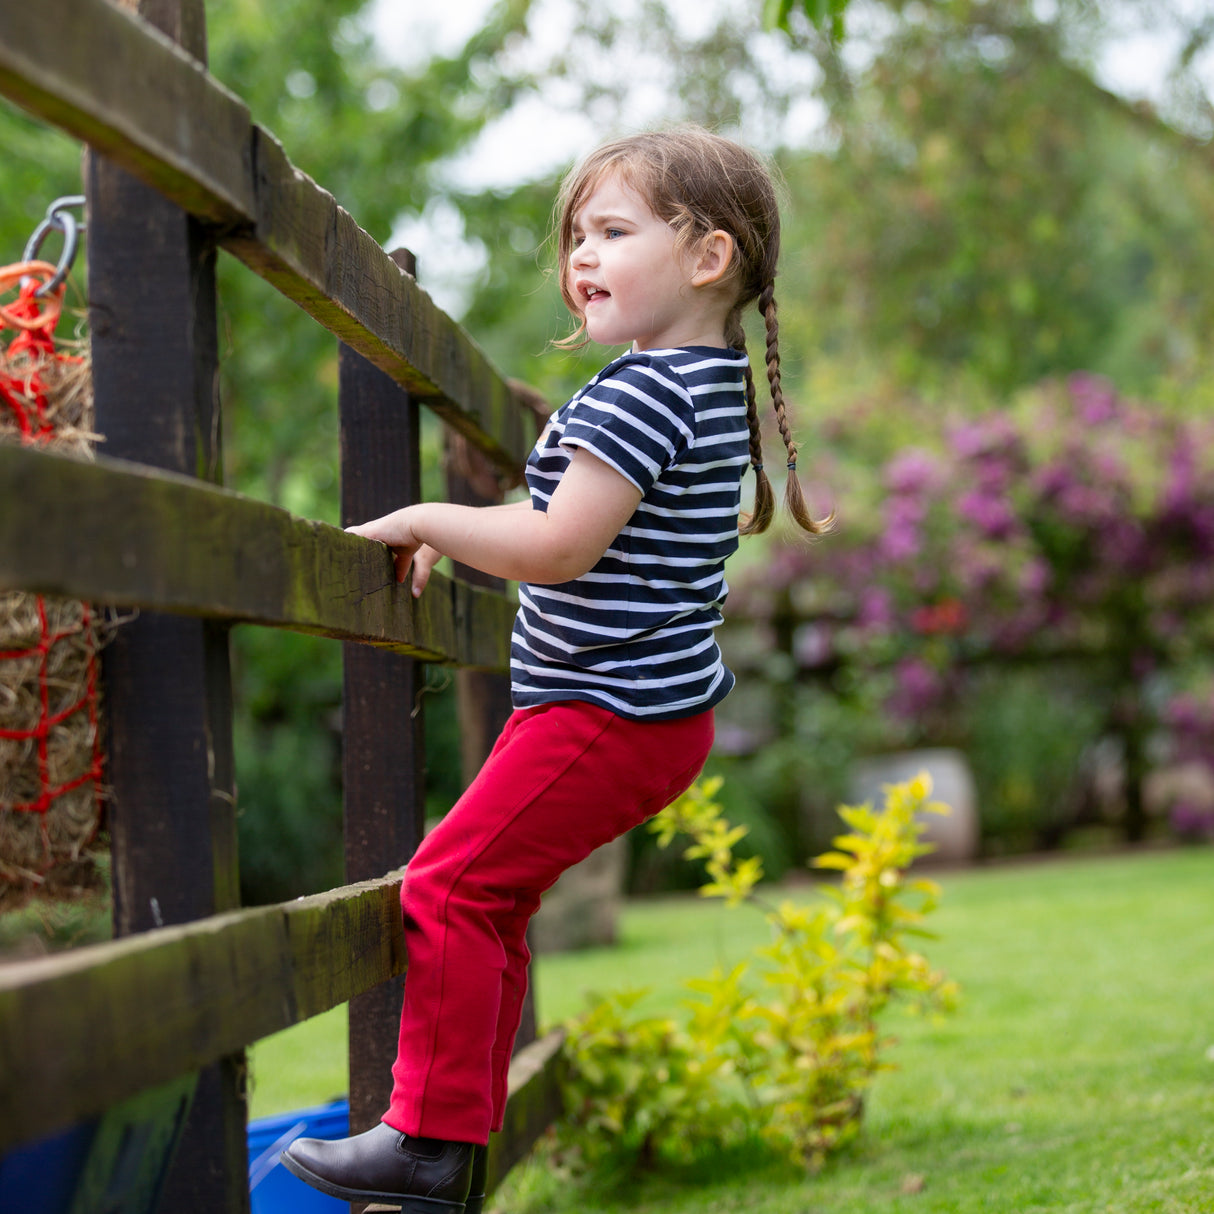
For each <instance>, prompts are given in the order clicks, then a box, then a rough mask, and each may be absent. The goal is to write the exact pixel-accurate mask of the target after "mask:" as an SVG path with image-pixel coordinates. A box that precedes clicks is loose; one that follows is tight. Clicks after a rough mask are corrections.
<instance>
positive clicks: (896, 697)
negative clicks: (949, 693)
mask: <svg viewBox="0 0 1214 1214" xmlns="http://www.w3.org/2000/svg"><path fill="white" fill-rule="evenodd" d="M894 678H895V679H896V686H895V688H894V692H893V695H892V696H891V697H890V700H889V707H890V709H891V710H892V711H893V712H894V713H896V714H897V715H898V716H900V717H903V718H904V719H906V720H914V719H915V718H916V717H920V716H922V715H923V714H924V713H925V712H927V711H928V710H929V709H931V708H932V707H933V706H934V705H935V703H936V701H937V700H938V699H939V698H940V695H941V693H942V692H943V691H944V679H943V678H942V677H941V675H940V672H939V671H938V670H936V669H935V668H934V667H933V666H929V665H928V664H927V663H926V662H925V661H923V660H922V659H921V658H904V659H903V660H902V661H901V662H899V663H898V665H897V667H896V668H895V670H894Z"/></svg>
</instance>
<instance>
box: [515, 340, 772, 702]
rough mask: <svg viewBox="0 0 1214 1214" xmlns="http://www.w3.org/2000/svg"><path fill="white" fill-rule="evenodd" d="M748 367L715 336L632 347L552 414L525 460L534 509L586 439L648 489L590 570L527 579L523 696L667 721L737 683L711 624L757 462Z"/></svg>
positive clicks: (519, 686) (518, 676)
mask: <svg viewBox="0 0 1214 1214" xmlns="http://www.w3.org/2000/svg"><path fill="white" fill-rule="evenodd" d="M745 367H746V356H745V355H744V354H740V353H739V352H738V351H736V350H732V349H718V348H713V347H708V346H697V347H690V348H687V349H677V350H647V351H643V352H641V353H637V354H625V355H623V356H622V357H620V358H617V359H616V360H615V361H614V362H612V363H610V364H608V365H607V366H606V367H604V368H603V370H602V371H600V372H599V373H598V375H596V376H595V377H594V379H592V380H591V381H590V383H588V384H587V385H586V386H585V387H584V388H583V389H582V390H581V391H580V392H578V393H577V395H576V396H574V397H573V398H572V399H571V400H570V401H569V402H568V403H567V404H565V405H563V406H562V407H561V408H560V409H559V410H558V411H557V412H556V413H555V414H554V415H553V417H552V418H551V420H550V421H549V423H548V425H547V427H546V428H545V430H544V433H543V434H542V435H540V438H539V441H538V442H537V443H536V445H535V449H534V450H533V451H532V453H531V456H530V458H529V459H528V461H527V487H528V489H529V490H530V492H531V501H532V504H533V506H534V507H535V508H536V509H539V510H547V508H548V502H549V500H550V498H551V496H552V492H553V490H554V489H555V488H556V485H557V482H558V481H559V480H560V479H561V476H562V474H563V473H564V471H565V468H566V467H567V466H568V464H569V461H570V460H571V459H572V458H573V449H574V448H576V447H585V448H586V449H587V450H588V451H590V452H591V453H592V454H593V455H595V456H597V457H598V458H599V459H601V460H603V461H604V462H605V463H607V464H609V465H610V466H611V467H612V468H614V469H615V470H616V471H617V472H619V473H620V474H621V475H623V476H625V477H626V478H627V479H628V480H630V481H631V482H632V483H633V484H634V485H636V487H637V488H638V489H640V490H641V493H642V495H643V496H642V499H641V503H640V505H639V506H638V507H637V509H636V513H635V514H633V516H632V517H631V518H630V519H629V520H628V523H627V524H626V525H625V527H624V529H623V530H622V531H621V532H620V534H619V535H618V536H617V537H616V538H615V539H614V540H613V541H612V543H611V545H610V547H608V549H607V551H606V552H605V553H604V555H603V557H602V559H601V560H600V561H599V562H598V564H596V565H595V566H594V568H593V569H591V570H590V571H589V572H588V573H585V574H583V575H582V576H581V577H579V578H576V579H574V580H573V581H569V582H562V583H558V584H555V585H537V584H534V583H524V584H523V585H522V586H520V587H519V612H518V617H517V619H516V621H515V625H514V635H513V639H512V644H511V682H512V691H513V700H514V705H515V707H516V708H527V707H532V706H534V705H537V704H546V703H551V702H553V701H557V700H588V701H590V702H592V703H595V704H600V705H602V706H603V707H605V708H608V709H610V710H611V711H612V712H615V713H618V714H619V715H620V716H624V717H631V718H634V719H641V720H667V719H672V718H676V717H685V716H692V715H693V714H695V713H698V712H703V711H705V710H706V709H708V708H711V707H712V706H713V705H714V704H717V703H719V702H720V701H721V700H723V699H724V698H725V696H726V695H727V694H728V693H729V690H730V688H732V687H733V683H734V679H733V675H732V674H731V673H730V672H729V670H727V669H726V667H725V666H724V664H723V663H722V661H721V653H720V650H719V649H718V648H717V643H716V639H715V637H714V635H713V629H715V628H716V626H717V625H718V624H719V623H720V622H721V605H722V603H723V602H724V601H725V596H726V594H727V593H728V586H727V585H726V582H725V571H724V566H725V558H726V557H728V556H729V555H730V554H731V553H732V552H733V551H734V550H735V549H736V548H737V546H738V508H739V505H740V498H741V479H742V474H743V473H744V472H745V470H746V466H747V463H748V460H749V456H748V451H749V445H748V444H749V437H748V432H747V427H746V399H745V390H744V387H743V371H744V369H745Z"/></svg>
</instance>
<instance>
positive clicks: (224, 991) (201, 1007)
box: [0, 875, 406, 1151]
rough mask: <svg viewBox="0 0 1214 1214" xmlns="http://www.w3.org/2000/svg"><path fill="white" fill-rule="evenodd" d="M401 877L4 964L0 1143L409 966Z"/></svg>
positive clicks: (191, 1066) (226, 1050)
mask: <svg viewBox="0 0 1214 1214" xmlns="http://www.w3.org/2000/svg"><path fill="white" fill-rule="evenodd" d="M399 898H400V878H399V876H398V875H390V876H387V877H383V878H381V879H379V880H377V881H369V882H363V883H361V884H358V885H352V886H347V887H345V888H343V889H339V890H330V891H328V892H327V893H324V894H317V895H315V896H313V897H310V898H300V899H298V900H297V901H295V902H286V903H283V904H281V905H278V906H267V907H259V908H256V909H252V910H244V911H231V912H229V913H227V914H224V915H216V916H214V917H212V918H209V919H203V920H199V921H197V922H195V923H190V924H187V925H184V926H181V927H169V928H161V929H159V930H156V931H151V932H145V933H143V934H141V935H136V936H128V937H126V938H124V939H121V940H116V941H113V942H110V943H107V944H100V945H94V946H90V947H87V948H81V949H77V950H75V951H72V952H68V953H65V954H61V955H58V956H52V957H45V958H40V959H38V960H36V961H28V962H18V963H15V964H11V965H7V966H4V967H0V1075H3V1076H4V1083H3V1085H0V1151H2V1150H3V1149H4V1148H6V1147H9V1146H13V1145H15V1144H17V1143H20V1142H24V1141H28V1140H30V1139H33V1138H37V1137H40V1136H41V1135H43V1134H47V1133H50V1132H52V1131H54V1130H57V1129H60V1128H63V1127H65V1126H68V1125H72V1124H74V1123H75V1122H77V1121H79V1120H81V1119H83V1118H86V1117H91V1116H94V1115H96V1114H97V1113H100V1112H101V1111H102V1110H103V1109H105V1108H106V1107H107V1106H108V1105H111V1104H114V1103H116V1102H117V1101H119V1100H124V1099H126V1098H127V1097H128V1096H131V1095H133V1094H134V1093H136V1092H138V1091H141V1090H142V1089H144V1088H147V1087H151V1086H154V1085H156V1084H160V1083H165V1082H167V1081H168V1080H170V1079H172V1078H174V1077H175V1076H177V1075H181V1074H184V1073H185V1072H187V1071H193V1070H197V1069H198V1068H199V1067H201V1066H203V1065H205V1064H207V1063H210V1062H213V1061H214V1060H215V1059H217V1058H220V1057H223V1056H224V1055H226V1054H230V1053H232V1052H234V1051H236V1050H239V1049H241V1048H242V1047H244V1046H246V1045H248V1044H249V1043H250V1042H253V1041H256V1040H258V1039H260V1038H261V1037H265V1036H267V1035H268V1034H270V1033H274V1032H277V1031H278V1030H280V1029H283V1028H286V1027H288V1026H289V1025H292V1024H295V1023H297V1022H298V1021H300V1020H305V1019H307V1018H308V1017H309V1016H314V1015H316V1014H317V1013H318V1012H322V1011H325V1010H327V1009H328V1008H331V1007H335V1006H336V1005H337V1004H339V1003H343V1002H345V1001H347V1000H349V999H350V998H351V997H352V996H354V995H356V994H358V993H359V992H361V991H364V990H367V989H368V988H370V987H371V986H373V985H375V984H376V983H378V982H382V981H384V980H385V979H387V978H389V977H391V976H392V975H394V974H399V973H402V972H403V971H404V968H405V963H406V959H405V950H404V937H403V932H402V930H401V921H400V904H399Z"/></svg>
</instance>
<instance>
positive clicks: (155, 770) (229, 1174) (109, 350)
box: [86, 0, 249, 1211]
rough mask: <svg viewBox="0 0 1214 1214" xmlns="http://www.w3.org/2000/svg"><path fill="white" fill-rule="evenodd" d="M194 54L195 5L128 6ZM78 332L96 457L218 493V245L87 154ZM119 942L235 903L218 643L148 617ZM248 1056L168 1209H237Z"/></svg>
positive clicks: (190, 1133) (121, 648)
mask: <svg viewBox="0 0 1214 1214" xmlns="http://www.w3.org/2000/svg"><path fill="white" fill-rule="evenodd" d="M127 7H131V8H135V9H136V10H137V11H138V12H139V13H140V15H141V16H143V17H144V18H145V19H147V20H149V21H151V22H152V23H153V24H156V25H157V26H158V27H159V28H160V29H161V30H162V31H163V32H165V33H167V34H169V35H170V36H171V37H174V38H178V39H182V38H184V39H187V44H186V47H185V49H187V50H188V51H190V53H191V54H193V55H194V56H195V57H196V58H198V59H205V56H206V35H205V28H206V27H205V16H204V13H203V6H202V4H201V0H145V2H144V3H139V4H130V3H129V4H128V5H127ZM86 175H87V186H86V190H87V196H88V216H87V221H88V250H89V325H90V331H91V340H92V356H93V379H94V388H95V393H96V402H97V428H98V430H99V431H100V433H101V434H103V435H104V436H105V444H104V448H103V449H104V450H105V452H106V454H107V455H115V456H121V457H122V458H125V459H132V460H137V461H139V462H141V463H145V464H150V465H152V466H155V467H158V468H166V469H170V470H172V471H174V472H183V473H186V474H188V475H192V476H199V477H203V478H204V479H207V480H212V481H218V480H220V479H221V448H220V423H219V418H220V414H219V402H218V399H217V375H218V354H217V351H218V339H217V328H216V312H215V243H214V240H213V238H212V236H211V234H210V233H209V232H208V231H207V230H206V229H205V228H204V227H203V226H202V225H201V224H200V223H198V221H196V220H194V219H193V218H191V217H189V216H188V215H186V214H185V213H184V212H183V211H181V210H180V209H179V208H178V207H176V206H174V205H173V204H171V203H169V202H166V201H165V200H164V198H163V197H162V196H161V195H160V194H159V193H158V192H156V191H155V190H152V189H150V188H148V187H147V186H146V185H144V184H143V183H141V182H138V181H136V180H135V179H134V178H132V177H130V176H128V175H127V174H126V173H125V172H123V171H122V170H121V169H118V168H117V167H115V166H114V165H113V164H111V163H109V162H108V161H106V160H105V159H103V158H102V157H100V156H97V155H90V156H89V157H88V161H87V169H86ZM103 663H104V680H105V690H106V703H107V724H108V738H109V768H108V782H109V784H110V787H111V788H112V790H113V800H112V803H111V806H110V813H109V828H110V835H111V841H112V852H113V872H114V902H115V907H114V916H115V931H116V933H117V934H119V935H127V934H130V933H132V932H138V931H144V930H147V929H149V928H152V927H159V926H161V925H168V924H177V923H185V922H188V921H189V920H192V919H199V918H202V917H204V916H207V915H212V914H215V913H216V912H218V911H224V910H230V909H232V908H234V907H236V906H238V905H239V901H240V892H239V868H238V860H237V849H236V806H235V779H234V774H233V761H232V708H231V680H230V670H229V664H228V630H227V628H226V627H225V626H223V625H221V624H213V623H209V622H206V621H203V620H197V619H185V618H180V617H170V616H162V615H156V614H153V613H144V614H142V615H140V616H139V617H138V618H137V619H135V620H132V621H129V622H127V623H125V624H124V625H123V626H122V627H121V628H120V629H119V631H118V634H117V636H116V638H115V640H114V641H113V643H112V644H111V645H110V646H109V647H108V648H107V650H106V651H105V653H104V655H103ZM244 1070H245V1068H244V1055H243V1052H242V1053H240V1054H237V1055H234V1056H232V1057H230V1058H228V1059H225V1060H224V1061H223V1062H220V1063H218V1064H216V1065H214V1066H211V1067H208V1068H206V1070H205V1071H204V1072H203V1073H202V1075H201V1076H200V1078H199V1083H198V1087H197V1089H196V1091H195V1094H194V1101H193V1108H192V1110H191V1112H190V1116H189V1121H188V1123H187V1126H186V1130H185V1133H184V1136H183V1138H182V1141H181V1145H180V1147H179V1148H178V1151H177V1157H176V1160H175V1162H174V1165H173V1168H172V1170H171V1171H170V1173H169V1175H168V1179H167V1181H166V1182H165V1187H164V1196H163V1199H162V1200H163V1206H164V1208H167V1209H173V1210H175V1211H186V1210H199V1211H202V1210H224V1211H239V1210H247V1209H248V1201H249V1198H248V1148H247V1144H246V1133H245V1126H246V1103H245V1073H244Z"/></svg>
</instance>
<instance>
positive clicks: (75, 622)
mask: <svg viewBox="0 0 1214 1214" xmlns="http://www.w3.org/2000/svg"><path fill="white" fill-rule="evenodd" d="M0 375H3V376H4V377H5V384H6V388H7V394H8V396H10V397H12V398H13V399H11V400H10V399H0V441H8V442H31V441H32V442H34V443H36V444H37V445H38V446H41V447H45V448H47V449H50V450H54V451H62V452H65V453H69V454H73V455H77V456H86V457H87V456H89V455H91V453H92V447H93V444H94V442H96V441H97V436H96V435H95V434H94V433H93V397H92V376H91V371H90V367H89V364H88V361H87V359H86V358H84V357H82V356H76V357H70V358H63V357H59V356H54V357H43V356H41V355H39V354H38V353H37V352H36V351H33V352H31V351H28V350H22V351H21V352H20V353H18V354H16V355H13V354H11V353H10V352H8V351H3V350H0ZM23 413H24V419H23V416H22V414H23ZM30 419H36V420H37V423H38V424H37V428H36V433H35V434H34V435H33V436H32V437H31V435H30ZM23 420H24V422H25V424H24V426H23ZM103 631H104V626H103V625H101V624H99V621H98V620H97V619H96V617H95V616H94V615H93V613H92V612H91V611H90V609H89V608H88V606H87V605H86V604H84V603H81V602H78V601H75V600H69V599H52V598H46V597H44V596H40V595H34V594H26V593H24V592H6V593H0V906H3V905H4V904H5V903H6V902H7V903H10V904H11V903H12V902H13V901H14V899H15V900H18V901H19V900H20V899H21V896H22V895H24V894H26V893H28V891H30V890H31V889H34V888H37V887H41V886H44V885H51V886H61V885H63V884H64V882H65V880H68V881H69V882H70V883H71V884H79V883H81V879H82V878H83V879H84V881H85V882H87V873H86V872H84V871H83V869H82V864H81V862H82V857H84V855H85V851H86V849H87V847H88V845H89V843H90V842H91V841H92V840H93V838H94V836H95V835H96V833H97V830H98V826H99V824H100V820H101V809H102V800H103V795H102V794H103V790H102V787H101V780H100V770H99V756H100V754H101V745H100V738H99V736H98V729H99V726H98V719H99V718H98V712H97V708H98V695H99V692H98V687H97V678H96V670H97V652H98V649H99V647H100V642H101V637H102V632H103Z"/></svg>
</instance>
